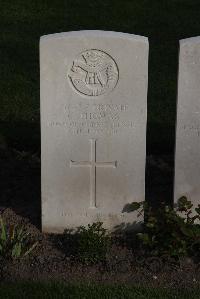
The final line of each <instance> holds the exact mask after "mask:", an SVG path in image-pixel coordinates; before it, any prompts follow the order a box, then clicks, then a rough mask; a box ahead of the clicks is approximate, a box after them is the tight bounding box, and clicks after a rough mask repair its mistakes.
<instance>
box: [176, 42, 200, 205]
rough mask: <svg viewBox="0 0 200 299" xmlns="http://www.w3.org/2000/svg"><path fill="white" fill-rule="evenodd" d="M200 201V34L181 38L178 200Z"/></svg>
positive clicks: (195, 203)
mask: <svg viewBox="0 0 200 299" xmlns="http://www.w3.org/2000/svg"><path fill="white" fill-rule="evenodd" d="M182 196H186V197H187V198H188V199H189V200H191V201H192V203H193V204H194V206H196V205H197V204H199V203H200V37H196V38H189V39H184V40H181V41H180V58H179V82H178V101H177V129H176V155H175V186H174V199H175V202H176V201H177V200H178V199H179V198H180V197H182Z"/></svg>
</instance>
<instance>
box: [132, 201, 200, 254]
mask: <svg viewBox="0 0 200 299" xmlns="http://www.w3.org/2000/svg"><path fill="white" fill-rule="evenodd" d="M131 208H132V211H134V210H135V211H136V210H137V211H138V212H139V213H138V216H139V215H141V213H143V212H144V214H145V221H144V231H143V232H141V233H138V234H137V236H138V238H139V241H140V244H141V245H142V247H143V248H144V249H145V251H146V252H148V253H149V254H151V255H156V256H159V255H163V254H167V255H170V256H177V257H180V256H186V255H197V254H198V255H199V254H200V252H198V251H199V248H200V225H199V224H198V223H197V220H200V205H198V207H197V208H195V209H194V210H193V204H192V203H191V201H189V200H188V199H187V198H186V197H184V196H183V197H181V198H180V199H179V200H178V203H177V205H176V206H175V207H174V208H172V207H170V206H168V205H164V204H163V205H162V206H161V207H160V208H158V209H157V210H156V211H155V209H152V207H150V206H149V205H148V204H147V203H146V202H140V203H133V204H132V207H131Z"/></svg>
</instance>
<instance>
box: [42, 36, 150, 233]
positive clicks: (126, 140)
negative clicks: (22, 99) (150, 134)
mask: <svg viewBox="0 0 200 299" xmlns="http://www.w3.org/2000/svg"><path fill="white" fill-rule="evenodd" d="M40 71H41V139H42V154H41V155H42V227H43V231H48V232H62V231H63V230H64V229H65V228H75V227H77V226H80V225H87V224H88V223H92V222H97V221H102V222H104V226H105V227H107V228H109V229H113V228H114V227H115V226H116V225H119V224H121V223H133V222H134V220H136V219H137V217H136V214H135V213H126V212H123V209H124V207H125V206H126V205H127V204H128V203H131V202H134V201H143V200H144V195H145V152H146V109H147V103H146V99H147V80H148V79H147V74H148V40H147V38H145V37H141V36H135V35H132V34H125V33H117V32H104V31H79V32H68V33H59V34H52V35H47V36H43V37H41V41H40Z"/></svg>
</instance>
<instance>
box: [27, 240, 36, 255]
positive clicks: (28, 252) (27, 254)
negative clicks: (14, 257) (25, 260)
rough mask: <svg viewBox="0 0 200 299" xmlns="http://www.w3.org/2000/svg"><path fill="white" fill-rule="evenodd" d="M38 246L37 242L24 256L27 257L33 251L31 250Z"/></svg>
mask: <svg viewBox="0 0 200 299" xmlns="http://www.w3.org/2000/svg"><path fill="white" fill-rule="evenodd" d="M37 245H38V242H35V243H34V244H33V245H32V246H31V247H30V248H29V249H28V250H27V251H26V252H25V253H24V256H27V255H29V254H30V253H31V251H33V249H34V248H35V247H36V246H37Z"/></svg>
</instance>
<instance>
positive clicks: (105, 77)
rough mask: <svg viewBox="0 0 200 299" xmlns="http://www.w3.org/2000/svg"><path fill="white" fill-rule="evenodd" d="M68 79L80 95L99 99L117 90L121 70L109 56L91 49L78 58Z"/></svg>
mask: <svg viewBox="0 0 200 299" xmlns="http://www.w3.org/2000/svg"><path fill="white" fill-rule="evenodd" d="M68 77H69V80H70V82H71V84H72V86H73V87H74V88H75V90H76V91H77V92H78V93H80V94H81V95H85V96H91V97H92V96H93V97H97V96H100V95H103V94H106V93H109V92H110V91H111V90H113V89H114V88H115V86H116V85H117V82H118V79H119V70H118V66H117V64H116V62H115V61H114V59H113V58H112V57H111V56H110V55H109V54H107V53H105V52H103V51H101V50H97V49H91V50H87V51H84V52H82V53H80V54H79V55H78V56H77V58H76V59H75V60H74V61H73V63H72V66H71V68H70V71H69V73H68Z"/></svg>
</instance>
